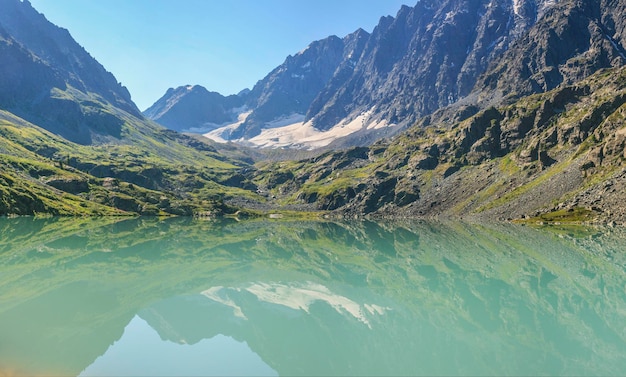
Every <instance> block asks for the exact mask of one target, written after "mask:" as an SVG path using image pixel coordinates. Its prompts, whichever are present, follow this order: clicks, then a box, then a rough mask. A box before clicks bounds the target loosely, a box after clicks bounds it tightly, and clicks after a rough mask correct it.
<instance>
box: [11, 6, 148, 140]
mask: <svg viewBox="0 0 626 377" xmlns="http://www.w3.org/2000/svg"><path fill="white" fill-rule="evenodd" d="M0 8H1V9H2V12H1V13H0V52H1V53H0V84H1V85H0V108H2V109H6V110H9V111H11V112H14V113H15V114H18V115H20V116H22V117H23V118H24V119H26V120H28V121H31V122H33V123H36V124H40V125H42V126H44V127H45V128H47V129H49V130H51V131H53V132H55V133H57V134H59V135H61V136H63V137H65V138H66V139H68V140H71V141H75V142H78V143H81V144H91V143H92V142H93V134H100V135H105V136H113V137H119V136H120V131H121V125H122V123H123V121H121V120H119V119H115V118H116V117H115V116H112V115H111V114H110V112H109V111H108V110H107V109H106V107H107V105H111V106H114V107H116V108H118V109H121V110H123V111H125V112H127V113H129V114H131V115H132V116H136V117H142V116H141V113H140V112H139V110H138V109H137V107H136V106H135V104H134V103H133V102H132V100H131V98H130V94H129V93H128V91H127V90H126V88H125V87H123V86H122V85H121V84H119V83H118V82H117V80H116V79H115V77H113V75H112V74H111V73H109V72H107V71H106V70H105V69H104V67H102V65H100V63H98V62H97V61H96V60H95V59H94V58H92V57H91V56H90V55H89V54H88V53H87V52H86V51H85V50H84V49H83V48H82V47H81V46H80V45H78V44H77V43H76V42H75V41H74V40H73V39H72V37H71V36H70V34H69V32H68V31H67V30H65V29H61V28H59V27H57V26H55V25H53V24H52V23H50V22H48V21H47V20H46V19H45V17H44V16H43V15H41V14H39V13H38V12H37V11H36V10H35V9H33V8H32V6H31V4H30V3H29V2H28V1H16V0H1V1H0Z"/></svg>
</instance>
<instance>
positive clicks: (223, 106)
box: [144, 85, 247, 132]
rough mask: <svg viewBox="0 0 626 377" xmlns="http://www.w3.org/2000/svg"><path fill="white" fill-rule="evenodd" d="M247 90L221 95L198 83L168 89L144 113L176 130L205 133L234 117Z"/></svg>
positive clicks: (243, 101) (242, 103)
mask: <svg viewBox="0 0 626 377" xmlns="http://www.w3.org/2000/svg"><path fill="white" fill-rule="evenodd" d="M246 97H247V92H242V93H240V94H239V95H232V96H227V97H225V96H223V95H221V94H219V93H216V92H209V91H208V90H206V89H205V88H204V87H202V86H199V85H193V86H192V85H188V86H181V87H178V88H176V89H173V88H170V89H169V90H168V91H167V93H165V95H164V96H163V97H161V99H159V100H158V101H157V102H156V103H155V104H154V105H152V106H150V108H148V109H147V110H146V111H144V115H145V116H146V117H148V118H150V119H152V120H154V121H156V122H158V123H160V124H162V125H164V126H165V127H167V128H169V129H172V130H175V131H194V130H196V131H203V132H207V131H210V130H212V129H215V128H217V127H219V126H220V125H222V124H224V123H228V122H234V121H235V120H236V119H237V115H238V112H240V111H242V110H243V108H242V106H244V104H245V99H246Z"/></svg>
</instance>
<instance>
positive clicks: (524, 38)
mask: <svg viewBox="0 0 626 377" xmlns="http://www.w3.org/2000/svg"><path fill="white" fill-rule="evenodd" d="M625 2H626V0H614V1H610V2H609V1H608V0H586V1H555V0H506V1H494V0H421V1H419V2H417V4H416V5H415V6H414V7H410V6H406V5H404V6H402V7H401V8H400V9H399V10H398V12H397V14H396V16H395V17H392V16H384V17H381V18H380V21H379V23H378V25H377V26H376V27H375V28H374V30H373V31H372V33H371V34H370V33H367V32H366V31H365V30H363V29H357V30H356V31H355V32H354V33H352V34H349V35H347V36H345V37H343V38H338V37H336V36H330V37H328V38H326V39H322V40H319V41H315V42H312V43H311V44H310V45H309V46H307V47H306V48H305V49H303V50H302V51H300V52H298V53H297V54H295V55H293V56H291V55H290V56H288V57H287V58H286V59H285V62H284V63H283V64H281V65H280V66H279V67H277V68H276V69H274V70H273V71H272V72H270V73H269V74H268V75H267V76H266V77H265V78H264V79H262V80H260V81H259V82H258V83H257V85H255V87H254V88H253V89H252V90H251V92H250V93H249V96H248V97H247V100H246V105H247V107H248V109H249V111H250V114H249V116H248V117H247V118H246V120H245V121H244V122H240V123H239V124H238V125H237V126H236V127H235V128H233V127H234V126H232V125H230V126H229V129H228V134H229V135H230V137H231V140H243V141H246V142H250V141H251V140H253V139H254V138H256V137H257V136H259V135H260V134H261V133H262V132H263V131H264V130H267V129H269V128H271V127H275V125H276V124H278V123H277V122H275V120H278V119H284V118H286V117H287V118H289V117H290V116H291V114H300V115H303V116H304V123H303V127H305V128H306V127H308V128H307V129H313V130H316V132H318V131H319V132H326V131H329V130H331V129H333V128H336V127H344V126H345V125H347V124H352V125H353V124H354V120H355V119H365V120H364V121H363V125H362V128H361V129H358V127H355V128H354V129H352V133H350V134H346V133H345V132H341V133H338V134H341V135H342V136H341V137H343V138H344V139H345V140H344V141H343V142H342V144H341V145H366V144H369V143H371V142H373V141H375V140H377V139H379V138H381V137H388V136H392V135H393V134H395V133H397V132H399V131H400V130H402V129H404V128H406V127H408V126H410V125H412V124H415V122H416V121H417V120H418V119H420V118H421V117H424V116H427V115H429V114H432V113H433V112H435V111H437V110H438V109H441V108H445V107H447V106H454V105H455V104H457V103H460V102H463V103H464V104H466V105H467V104H472V105H476V106H478V107H482V106H489V105H490V104H492V103H494V101H496V102H497V101H501V100H502V99H503V98H504V97H508V96H512V95H523V94H529V93H536V92H541V91H545V90H549V89H551V88H554V87H555V86H557V85H560V84H561V83H571V82H574V81H576V80H580V79H582V78H584V77H586V76H588V75H589V74H591V73H593V72H595V71H596V70H597V69H600V68H607V67H614V66H619V65H623V64H626V59H624V56H626V51H625V50H624V48H625V47H626V26H625V25H626V21H625V19H624V17H623V14H625V12H626V7H625V6H624V3H625ZM579 63H582V64H579ZM364 114H367V116H366V117H364ZM292 118H293V119H296V118H295V117H292ZM298 119H300V118H298ZM298 123H302V122H298ZM382 124H386V125H387V126H386V127H382V126H381V125H382ZM280 132H281V130H278V129H277V130H274V131H272V135H274V134H280ZM283 132H285V133H290V132H291V133H292V135H291V136H289V137H288V138H292V139H294V140H295V141H294V144H293V145H294V146H296V145H297V146H302V145H305V146H306V142H304V144H303V143H300V142H299V141H298V140H297V138H298V137H299V136H297V135H299V134H302V133H305V132H303V129H299V128H298V127H297V125H296V124H293V125H289V127H286V128H284V130H283ZM307 132H308V131H307ZM329 140H330V139H329ZM263 145H271V143H269V144H268V143H266V142H265V141H264V142H263ZM281 145H282V144H281Z"/></svg>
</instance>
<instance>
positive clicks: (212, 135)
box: [202, 111, 252, 143]
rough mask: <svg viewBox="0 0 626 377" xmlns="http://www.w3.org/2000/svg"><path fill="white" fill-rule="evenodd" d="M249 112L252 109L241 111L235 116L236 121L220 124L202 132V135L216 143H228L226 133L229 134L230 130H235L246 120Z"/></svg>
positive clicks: (250, 112)
mask: <svg viewBox="0 0 626 377" xmlns="http://www.w3.org/2000/svg"><path fill="white" fill-rule="evenodd" d="M250 114H252V111H246V112H242V113H240V114H239V115H238V116H237V121H236V122H234V123H230V124H227V125H225V126H222V127H220V128H218V129H215V130H213V131H211V132H208V133H206V134H203V135H202V136H204V137H206V138H209V139H211V140H213V141H216V142H218V143H228V139H229V137H228V135H230V134H231V132H233V131H234V130H236V129H237V127H239V126H241V125H242V124H243V122H245V121H246V119H247V118H248V116H249V115H250Z"/></svg>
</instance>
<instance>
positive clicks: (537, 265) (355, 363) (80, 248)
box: [0, 218, 626, 376]
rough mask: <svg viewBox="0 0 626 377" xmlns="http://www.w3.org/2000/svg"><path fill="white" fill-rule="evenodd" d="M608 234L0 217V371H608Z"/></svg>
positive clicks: (620, 272) (615, 367) (615, 359)
mask: <svg viewBox="0 0 626 377" xmlns="http://www.w3.org/2000/svg"><path fill="white" fill-rule="evenodd" d="M625 373H626V231H625V230H622V229H597V228H571V229H567V228H566V229H560V228H542V229H534V228H532V227H524V226H514V225H495V226H485V225H472V224H466V223H427V222H414V223H395V224H394V223H373V222H347V223H332V222H280V221H277V222H272V221H247V222H235V221H231V222H211V221H199V220H192V219H166V220H158V219H126V220H120V219H31V218H19V219H0V375H3V374H8V375H12V374H13V375H38V374H45V375H59V374H62V375H81V376H105V375H106V376H131V375H142V376H145V375H148V376H152V375H154V376H157V375H162V376H173V375H182V376H194V375H202V376H207V375H237V376H244V375H254V376H258V375H333V376H337V375H385V376H387V375H446V376H453V375H624V374H625Z"/></svg>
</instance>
